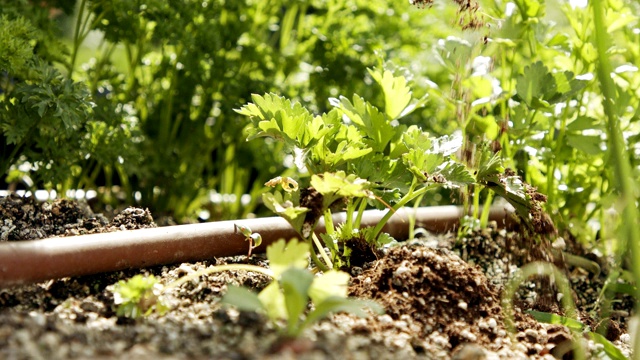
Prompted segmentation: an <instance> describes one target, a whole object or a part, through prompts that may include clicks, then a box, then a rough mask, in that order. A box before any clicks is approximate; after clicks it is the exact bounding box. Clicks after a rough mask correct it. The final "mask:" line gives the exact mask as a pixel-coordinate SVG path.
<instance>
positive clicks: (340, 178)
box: [311, 171, 373, 203]
mask: <svg viewBox="0 0 640 360" xmlns="http://www.w3.org/2000/svg"><path fill="white" fill-rule="evenodd" d="M311 186H313V188H314V189H316V191H318V192H319V193H320V194H322V195H324V196H325V197H331V196H336V197H366V198H373V193H372V192H371V191H370V190H369V188H370V184H369V182H368V181H366V180H364V179H361V178H359V177H357V176H356V175H355V174H350V175H347V174H346V173H345V172H344V171H336V172H335V173H329V172H326V173H324V174H322V176H318V175H313V176H311ZM334 200H335V199H333V200H327V201H330V203H333V201H334Z"/></svg>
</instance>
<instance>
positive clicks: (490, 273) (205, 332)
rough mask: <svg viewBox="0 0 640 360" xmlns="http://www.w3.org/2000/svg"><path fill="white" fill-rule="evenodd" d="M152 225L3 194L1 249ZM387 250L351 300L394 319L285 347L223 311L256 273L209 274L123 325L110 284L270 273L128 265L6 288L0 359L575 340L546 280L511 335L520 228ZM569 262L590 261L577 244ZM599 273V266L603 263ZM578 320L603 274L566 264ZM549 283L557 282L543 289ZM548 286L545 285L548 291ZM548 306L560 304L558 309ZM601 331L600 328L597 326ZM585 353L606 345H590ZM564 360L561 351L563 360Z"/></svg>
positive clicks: (360, 270)
mask: <svg viewBox="0 0 640 360" xmlns="http://www.w3.org/2000/svg"><path fill="white" fill-rule="evenodd" d="M153 226H155V224H154V222H153V219H152V217H151V214H149V212H148V211H146V210H143V209H136V208H128V209H125V210H123V211H122V212H120V213H119V214H118V215H116V216H115V217H114V218H113V219H111V220H108V219H106V218H105V217H104V216H101V215H99V214H93V213H92V212H91V210H90V209H89V207H88V206H85V205H82V204H79V203H77V202H71V201H66V200H58V201H54V202H52V203H38V202H36V201H34V200H33V199H30V198H27V199H24V198H19V197H15V196H10V197H7V198H2V199H0V236H1V239H2V241H18V240H27V239H39V238H46V237H50V236H72V235H78V234H86V233H95V232H109V231H119V230H128V229H137V228H144V227H153ZM422 234H423V235H425V236H423V237H420V238H417V239H411V240H410V241H406V242H404V243H402V244H401V245H400V246H396V247H391V248H386V249H384V250H383V251H382V252H381V253H380V254H379V259H378V260H374V261H369V262H366V263H363V264H362V265H361V266H354V267H352V268H351V269H350V272H351V275H352V282H351V285H350V288H349V293H350V295H351V296H356V297H360V298H368V299H373V300H375V301H377V302H378V303H380V304H381V305H383V306H384V309H385V314H383V315H371V316H370V317H367V318H357V317H354V316H352V315H348V314H335V315H332V316H331V317H329V318H327V319H325V320H323V321H321V322H319V323H318V324H316V325H314V326H313V327H312V328H310V329H308V330H307V331H306V332H305V333H304V336H303V337H302V338H301V339H298V340H296V341H287V342H283V341H282V339H281V338H280V337H279V331H278V328H277V326H276V325H274V324H272V323H270V322H269V321H267V320H266V319H265V318H264V317H263V316H261V315H259V314H256V313H251V312H239V311H237V310H235V309H233V308H228V307H223V306H221V304H220V298H221V296H222V295H223V294H224V293H225V291H226V287H227V285H228V284H234V285H243V286H247V287H250V288H252V289H254V290H260V289H262V288H263V287H264V286H265V285H266V284H267V282H268V279H267V278H266V277H265V276H264V275H261V274H258V273H252V272H246V271H235V272H228V273H216V274H212V275H208V276H202V277H200V278H199V279H198V280H196V281H192V282H188V283H185V284H183V285H182V286H180V287H178V288H175V289H173V290H172V291H171V292H170V293H168V294H167V296H166V301H167V303H168V304H169V305H171V310H170V311H169V312H168V313H167V314H165V315H162V316H160V315H156V314H152V315H150V316H149V317H147V318H144V319H138V320H131V319H128V318H123V317H118V316H116V313H115V309H114V305H113V294H112V292H111V291H110V288H111V286H112V285H113V284H115V283H116V282H118V281H119V280H121V279H128V278H130V277H132V276H133V275H136V274H140V273H142V274H148V275H150V274H153V275H155V276H157V277H158V278H159V279H160V282H161V283H163V284H168V283H170V282H171V281H173V280H176V279H178V278H179V277H181V276H184V275H187V274H189V273H192V272H194V271H198V270H200V269H203V268H206V267H208V266H211V265H219V264H227V263H246V262H249V263H252V264H254V265H259V266H265V267H266V266H268V263H267V261H266V259H265V258H264V256H263V255H260V254H258V255H254V256H253V257H252V258H251V259H249V260H247V259H246V257H245V256H237V257H229V258H219V259H210V260H208V261H202V262H197V263H188V264H187V263H185V264H175V265H171V266H159V267H153V268H148V269H140V270H138V269H133V270H127V271H119V272H114V273H107V274H98V275H92V276H85V277H79V278H65V279H57V280H51V281H47V282H43V283H39V284H32V285H27V286H20V287H14V288H9V289H0V358H5V359H68V358H92V359H93V358H109V359H112V358H122V359H124V358H127V359H128V358H139V359H149V358H154V359H157V358H160V359H182V358H213V359H263V358H271V359H289V358H291V359H293V358H295V359H371V358H376V359H411V358H420V359H458V360H460V359H465V360H466V359H553V358H554V355H555V356H558V357H562V356H563V352H564V351H565V350H566V348H567V344H569V341H570V339H571V336H572V335H571V333H570V332H569V330H568V329H567V328H566V327H564V326H560V325H548V324H540V323H538V322H537V321H535V320H534V319H533V318H532V317H531V316H529V315H527V314H526V313H524V311H525V310H528V309H538V310H541V311H556V312H560V308H559V307H558V305H557V302H555V301H554V300H553V299H554V298H555V297H556V296H557V294H556V293H555V292H554V290H553V288H552V287H550V286H546V287H545V286H540V285H544V284H545V282H544V281H532V282H529V283H527V284H525V285H524V286H522V287H521V289H520V291H519V292H518V296H517V299H515V301H514V303H515V315H516V316H515V318H516V328H517V331H516V333H515V334H510V333H509V332H508V331H507V330H506V328H505V319H504V311H503V307H502V305H501V304H502V303H501V293H502V290H503V285H504V283H505V281H506V280H507V279H508V278H509V276H510V275H511V274H512V273H513V272H514V271H515V270H516V269H517V267H518V266H521V265H522V264H523V263H526V262H528V261H530V260H531V259H529V258H528V255H527V254H529V253H531V252H528V251H527V249H526V248H524V247H523V246H522V244H523V243H524V240H523V239H521V235H520V234H519V233H518V232H507V231H506V230H499V229H496V228H495V227H492V228H488V229H484V230H482V231H479V232H474V233H470V234H469V235H468V236H466V237H464V238H462V239H456V238H455V237H453V236H451V235H438V236H435V235H432V234H425V233H424V232H422ZM571 247H576V248H577V250H576V249H573V250H574V253H576V254H578V255H585V253H584V251H583V250H581V249H579V247H577V245H575V244H571ZM603 265H604V264H603ZM567 274H568V276H569V279H570V280H571V282H572V285H573V288H574V291H575V292H576V293H575V294H574V295H575V298H576V299H577V305H578V307H579V309H580V313H581V316H582V318H581V320H582V321H583V322H585V323H587V324H589V321H593V317H592V316H591V315H592V314H593V312H594V311H595V310H596V309H594V304H595V303H596V298H597V295H598V293H599V289H600V288H601V287H602V283H603V279H604V278H605V275H604V274H603V273H601V274H599V275H598V276H594V275H593V274H590V273H588V272H586V271H584V270H582V269H580V268H568V269H567ZM547 283H548V281H547ZM547 285H549V284H547ZM549 299H551V300H549ZM629 309H630V301H629V299H627V298H621V299H620V301H618V302H617V303H616V305H615V307H614V315H616V317H613V321H612V326H610V327H609V329H610V330H609V333H608V337H609V338H610V340H612V341H613V342H614V343H615V344H617V345H618V346H619V347H621V348H622V349H625V351H627V350H626V349H628V338H629V337H628V335H626V333H625V330H624V327H625V318H626V317H628V315H629ZM594 325H595V324H594ZM584 342H585V344H587V345H588V348H589V350H590V354H591V355H592V356H595V354H596V353H597V351H598V350H599V349H600V348H599V347H598V346H596V345H595V344H593V343H590V344H589V343H588V342H587V341H586V340H584ZM567 356H569V355H568V354H567V355H565V358H567Z"/></svg>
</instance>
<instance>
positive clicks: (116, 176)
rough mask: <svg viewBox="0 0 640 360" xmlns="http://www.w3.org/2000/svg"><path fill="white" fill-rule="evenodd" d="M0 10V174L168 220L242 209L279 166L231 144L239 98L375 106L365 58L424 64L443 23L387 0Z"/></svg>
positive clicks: (256, 149) (281, 161) (263, 154)
mask: <svg viewBox="0 0 640 360" xmlns="http://www.w3.org/2000/svg"><path fill="white" fill-rule="evenodd" d="M437 6H438V8H440V10H442V11H444V12H445V13H446V14H449V15H451V16H454V15H455V7H451V6H444V4H442V5H437ZM0 11H1V12H2V16H3V25H2V31H3V38H2V39H3V43H2V45H5V46H7V45H8V44H9V43H10V42H14V44H13V46H14V47H15V48H18V49H20V50H21V51H22V53H14V52H12V51H10V50H9V48H7V47H5V46H2V48H4V49H7V50H9V51H5V52H4V53H3V54H2V58H1V61H3V62H2V63H1V64H2V66H1V67H2V71H3V80H2V81H3V82H2V86H1V87H0V88H1V89H2V95H0V96H2V98H0V102H1V104H2V110H3V113H2V118H1V121H2V133H1V136H2V137H0V141H1V143H0V146H2V147H3V148H2V150H3V154H7V155H8V156H3V163H2V168H1V169H0V170H2V172H3V173H4V174H7V175H8V177H7V178H6V181H7V182H8V183H12V184H13V185H14V186H15V185H17V187H18V188H23V187H26V188H27V189H31V190H32V189H36V188H48V189H56V190H57V191H58V193H65V191H66V190H67V189H85V190H88V189H98V188H99V189H100V191H98V193H97V194H98V201H99V202H100V203H103V204H110V205H114V204H116V203H117V202H118V199H117V198H118V197H122V196H124V197H125V198H124V199H122V198H121V199H120V201H124V202H125V203H128V204H131V203H137V204H139V205H140V206H146V207H149V208H150V209H152V211H154V212H155V213H156V214H166V215H171V216H173V217H175V218H176V219H177V220H179V221H188V219H194V218H195V217H196V216H197V214H199V213H201V211H202V210H203V209H204V210H207V211H209V214H210V215H209V216H210V219H226V218H237V217H243V216H247V215H248V214H249V213H251V212H254V211H256V206H257V204H256V201H257V199H259V198H260V197H259V196H256V195H259V193H260V192H261V191H262V189H263V184H264V182H265V181H267V180H268V179H270V178H272V177H274V176H277V175H280V174H282V173H283V172H286V171H287V169H290V171H293V165H292V163H291V161H290V159H289V158H286V154H284V153H283V152H282V149H281V145H280V144H277V143H269V144H267V146H265V145H264V144H262V143H259V142H246V141H245V137H244V135H243V132H242V129H243V128H244V126H245V125H246V120H245V119H243V118H241V117H240V116H238V115H237V114H236V113H235V112H234V110H233V109H235V108H239V107H240V106H241V105H242V104H244V103H245V102H246V101H247V100H249V97H250V95H251V94H252V93H265V92H276V93H279V94H282V95H285V96H288V97H292V98H294V99H297V100H299V101H300V102H302V103H304V104H305V105H306V106H309V107H310V108H312V109H315V110H317V111H319V112H323V111H327V108H328V107H329V103H328V98H329V97H332V96H338V95H341V94H345V95H348V94H352V93H358V94H361V95H363V96H366V97H368V98H372V99H378V100H379V101H381V99H382V98H381V97H380V95H379V94H378V93H379V90H377V89H375V88H373V87H372V86H371V79H369V78H367V76H368V75H367V72H366V68H367V67H372V66H375V65H377V64H379V63H381V62H382V61H384V59H391V58H393V59H394V62H395V63H397V64H398V65H407V66H411V65H412V64H413V65H415V66H421V67H423V66H422V65H420V64H419V63H418V61H417V60H418V54H422V53H424V54H429V55H428V56H427V57H422V58H423V59H424V58H433V55H431V54H430V53H431V47H432V46H433V42H434V41H435V40H436V39H437V38H438V34H439V35H440V36H445V34H448V33H450V31H449V30H448V29H447V26H446V24H447V21H446V20H444V18H442V19H439V18H438V17H432V16H425V13H423V12H420V11H417V9H416V8H413V7H410V5H409V4H407V3H406V2H402V3H401V2H388V1H357V0H329V1H294V2H290V1H275V2H274V1H269V2H267V1H236V2H226V1H182V0H180V1H161V0H156V1H126V0H122V1H77V2H74V1H49V2H46V3H38V4H37V5H34V4H33V3H32V2H30V1H17V2H14V1H2V10H0ZM437 24H440V25H441V26H439V27H438V26H437ZM423 26H430V27H432V28H433V29H438V28H440V29H442V31H436V32H431V33H430V34H429V35H428V36H426V35H425V33H424V32H423V31H422V29H421V28H422V27H423ZM22 27H26V29H23V28H22ZM20 39H23V40H24V44H22V43H18V44H15V42H16V41H20ZM17 56H20V58H19V59H18V58H16V57H17ZM18 63H19V64H23V65H21V66H14V65H13V64H18ZM5 64H6V65H5ZM46 72H50V73H51V74H49V75H45V74H44V73H46ZM436 74H437V73H436ZM47 76H48V77H47ZM51 79H55V81H54V82H53V83H52V82H51ZM50 87H55V88H51V89H50ZM418 91H424V90H422V89H419V90H418ZM39 92H42V93H39ZM34 104H41V105H40V107H38V106H35V105H34ZM38 109H40V110H41V111H38ZM58 109H59V110H58ZM69 110H72V111H69ZM27 119H29V120H28V121H27ZM413 121H415V122H416V123H420V122H423V121H421V120H420V119H419V118H417V117H416V118H415V119H414V120H413ZM440 123H442V121H441V122H440ZM434 128H436V129H438V130H440V131H441V132H446V131H447V130H449V129H448V128H447V126H444V127H440V126H439V125H437V126H435V127H434ZM114 186H115V187H114ZM245 194H249V195H250V196H247V195H245ZM243 195H245V196H244V197H243ZM212 200H213V201H212Z"/></svg>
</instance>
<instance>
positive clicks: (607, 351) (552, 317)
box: [527, 310, 627, 360]
mask: <svg viewBox="0 0 640 360" xmlns="http://www.w3.org/2000/svg"><path fill="white" fill-rule="evenodd" d="M527 313H528V314H530V315H531V316H533V317H534V318H535V319H536V320H538V321H540V322H543V323H547V324H557V325H565V326H566V327H568V328H569V329H571V330H573V331H578V332H585V333H586V335H587V337H588V338H590V339H591V340H593V341H595V342H596V343H598V344H600V345H602V349H601V350H600V352H601V353H604V355H605V356H606V357H607V358H609V359H612V360H626V359H627V357H626V356H624V354H622V352H621V351H620V349H618V348H617V347H616V346H615V345H613V344H612V343H611V341H609V340H607V338H606V337H604V336H602V335H601V334H598V333H596V332H593V331H589V330H588V327H587V326H586V325H584V324H583V323H581V322H580V321H578V320H575V319H571V318H568V317H565V316H560V315H557V314H552V313H546V312H541V311H533V310H529V311H527Z"/></svg>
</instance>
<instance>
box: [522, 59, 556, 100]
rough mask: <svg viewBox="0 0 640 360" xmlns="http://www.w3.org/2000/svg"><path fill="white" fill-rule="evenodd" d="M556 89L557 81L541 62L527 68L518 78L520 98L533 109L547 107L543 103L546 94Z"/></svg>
mask: <svg viewBox="0 0 640 360" xmlns="http://www.w3.org/2000/svg"><path fill="white" fill-rule="evenodd" d="M554 88H555V79H554V78H553V75H551V74H550V73H549V70H548V69H547V67H546V66H544V65H543V64H542V62H541V61H538V62H536V63H534V64H532V65H530V66H526V67H525V68H524V72H523V74H521V75H519V76H518V79H517V83H516V92H517V94H518V96H519V97H520V99H522V101H524V102H525V103H526V104H527V105H528V106H529V107H530V108H533V109H538V108H544V107H546V106H545V104H543V103H541V101H542V99H543V97H544V94H545V92H548V91H551V90H552V89H554Z"/></svg>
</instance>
